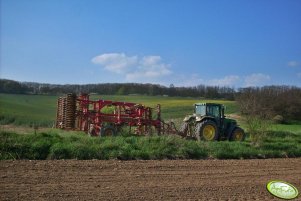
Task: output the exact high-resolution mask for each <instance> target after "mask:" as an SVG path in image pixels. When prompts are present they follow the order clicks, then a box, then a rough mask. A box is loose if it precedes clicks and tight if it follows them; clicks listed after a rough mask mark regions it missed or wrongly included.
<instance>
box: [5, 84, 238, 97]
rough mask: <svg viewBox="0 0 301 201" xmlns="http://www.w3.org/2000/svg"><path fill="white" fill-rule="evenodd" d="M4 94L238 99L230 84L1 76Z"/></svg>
mask: <svg viewBox="0 0 301 201" xmlns="http://www.w3.org/2000/svg"><path fill="white" fill-rule="evenodd" d="M0 93H16V94H49V95H51V94H52V95H56V94H65V93H77V94H79V93H96V94H103V95H129V94H130V95H131V94H139V95H149V96H158V95H160V96H164V95H166V96H180V97H204V98H218V99H228V100H234V94H235V90H234V88H230V87H219V86H204V85H198V86H195V87H175V86H174V85H173V84H171V85H170V86H169V87H166V86H162V85H157V84H138V83H104V84H83V85H78V84H65V85H58V84H43V83H34V82H17V81H13V80H6V79H0Z"/></svg>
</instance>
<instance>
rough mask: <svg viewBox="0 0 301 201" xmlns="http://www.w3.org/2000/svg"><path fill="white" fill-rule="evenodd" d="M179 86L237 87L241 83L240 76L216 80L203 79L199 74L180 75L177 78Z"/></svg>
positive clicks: (228, 76) (229, 76)
mask: <svg viewBox="0 0 301 201" xmlns="http://www.w3.org/2000/svg"><path fill="white" fill-rule="evenodd" d="M177 81H178V83H177V85H178V86H187V87H189V86H197V85H200V84H202V85H209V86H230V87H231V86H237V84H238V82H240V81H241V79H240V77H239V76H238V75H227V76H225V77H223V78H215V79H203V78H201V77H200V76H199V75H198V74H190V75H180V76H178V77H177Z"/></svg>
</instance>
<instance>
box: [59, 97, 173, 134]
mask: <svg viewBox="0 0 301 201" xmlns="http://www.w3.org/2000/svg"><path fill="white" fill-rule="evenodd" d="M153 110H154V108H150V107H146V106H144V105H142V104H137V103H130V102H119V101H111V100H102V99H99V100H90V96H89V95H88V94H81V95H80V96H76V95H75V94H67V95H66V96H65V97H60V98H58V101H57V118H56V128H61V129H67V130H81V131H85V132H87V133H89V134H91V135H95V136H98V135H100V136H107V135H114V134H116V132H118V131H119V130H120V129H121V128H122V127H124V126H128V127H129V128H130V132H131V129H132V128H134V133H135V134H137V135H150V134H152V133H153V132H154V131H156V132H157V134H159V135H161V134H179V132H178V131H177V130H176V128H175V126H174V124H173V123H165V122H164V121H163V120H162V119H161V106H160V104H158V105H157V107H156V108H155V110H156V117H155V118H153Z"/></svg>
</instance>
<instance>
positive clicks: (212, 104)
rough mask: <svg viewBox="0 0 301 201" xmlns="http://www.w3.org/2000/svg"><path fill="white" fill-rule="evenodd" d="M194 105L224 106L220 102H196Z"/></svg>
mask: <svg viewBox="0 0 301 201" xmlns="http://www.w3.org/2000/svg"><path fill="white" fill-rule="evenodd" d="M194 105H204V106H206V105H208V106H210V105H211V106H222V104H218V103H196V104H194Z"/></svg>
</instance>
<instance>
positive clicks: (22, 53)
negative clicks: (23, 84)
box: [0, 0, 301, 87]
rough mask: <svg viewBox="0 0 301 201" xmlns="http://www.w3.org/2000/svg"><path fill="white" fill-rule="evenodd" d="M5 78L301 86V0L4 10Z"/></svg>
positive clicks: (1, 72)
mask: <svg viewBox="0 0 301 201" xmlns="http://www.w3.org/2000/svg"><path fill="white" fill-rule="evenodd" d="M0 2H1V63H0V64H1V68H0V76H1V78H7V79H14V80H19V81H34V82H43V83H57V84H66V83H68V84H72V83H74V84H76V83H79V84H85V83H108V82H114V83H116V82H118V83H124V82H139V83H157V84H163V85H166V86H169V84H171V83H173V84H174V85H175V86H196V85H199V84H205V85H220V86H224V85H226V86H230V87H245V86H263V85H271V84H276V85H296V86H301V1H300V0H231V1H229V0H185V1H184V0H143V1H141V0H103V1H102V0H97V1H93V0H80V1H78V0H43V1H40V0H18V1H17V0H1V1H0Z"/></svg>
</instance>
